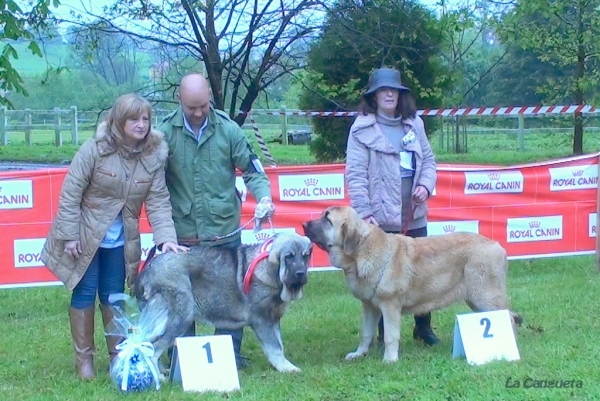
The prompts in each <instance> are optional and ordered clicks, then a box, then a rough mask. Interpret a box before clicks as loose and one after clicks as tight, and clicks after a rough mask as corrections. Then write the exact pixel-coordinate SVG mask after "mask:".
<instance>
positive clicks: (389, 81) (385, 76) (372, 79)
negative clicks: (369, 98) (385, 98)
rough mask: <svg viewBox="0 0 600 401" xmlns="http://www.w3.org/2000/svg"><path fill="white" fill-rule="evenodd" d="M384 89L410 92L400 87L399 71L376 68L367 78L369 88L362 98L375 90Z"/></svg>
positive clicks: (402, 86)
mask: <svg viewBox="0 0 600 401" xmlns="http://www.w3.org/2000/svg"><path fill="white" fill-rule="evenodd" d="M386 87H387V88H394V89H398V90H400V91H406V92H410V89H408V88H407V87H406V86H404V85H402V80H401V79H400V71H398V70H395V69H393V68H378V69H376V70H375V71H373V72H372V73H371V75H370V76H369V86H368V88H367V90H366V91H365V93H364V95H363V96H366V95H370V94H371V93H374V92H375V91H377V89H380V88H386Z"/></svg>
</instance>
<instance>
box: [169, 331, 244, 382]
mask: <svg viewBox="0 0 600 401" xmlns="http://www.w3.org/2000/svg"><path fill="white" fill-rule="evenodd" d="M170 376H171V381H173V382H180V383H181V385H182V387H183V391H197V392H205V391H222V392H228V391H237V390H239V389H240V381H239V377H238V371H237V367H236V364H235V355H234V353H233V342H232V341H231V336H230V335H217V336H196V337H179V338H176V339H175V349H174V350H173V358H172V361H171V375H170Z"/></svg>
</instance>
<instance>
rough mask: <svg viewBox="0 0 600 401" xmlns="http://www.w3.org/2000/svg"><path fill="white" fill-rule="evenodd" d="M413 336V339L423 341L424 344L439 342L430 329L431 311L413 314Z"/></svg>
mask: <svg viewBox="0 0 600 401" xmlns="http://www.w3.org/2000/svg"><path fill="white" fill-rule="evenodd" d="M413 337H414V339H415V340H421V341H423V342H424V343H425V344H426V345H435V344H437V343H439V342H440V340H439V339H438V338H437V337H436V335H435V333H434V332H433V330H431V312H428V313H426V314H424V315H415V329H414V330H413Z"/></svg>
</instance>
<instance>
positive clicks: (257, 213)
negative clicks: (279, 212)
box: [254, 196, 275, 231]
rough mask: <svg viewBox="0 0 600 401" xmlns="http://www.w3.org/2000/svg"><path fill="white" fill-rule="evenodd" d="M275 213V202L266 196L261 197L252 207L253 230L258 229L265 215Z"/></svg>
mask: <svg viewBox="0 0 600 401" xmlns="http://www.w3.org/2000/svg"><path fill="white" fill-rule="evenodd" d="M273 213H275V204H274V203H273V201H272V200H271V198H269V197H268V196H263V198H262V199H261V200H260V202H258V203H257V204H256V209H254V231H259V230H260V226H261V224H262V222H263V220H264V219H265V218H266V217H270V216H273Z"/></svg>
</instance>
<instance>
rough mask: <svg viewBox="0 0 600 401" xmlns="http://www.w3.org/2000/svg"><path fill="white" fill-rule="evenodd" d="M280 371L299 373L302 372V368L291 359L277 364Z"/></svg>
mask: <svg viewBox="0 0 600 401" xmlns="http://www.w3.org/2000/svg"><path fill="white" fill-rule="evenodd" d="M275 369H277V371H278V372H282V373H298V372H300V368H299V367H298V366H296V365H294V364H293V363H291V362H290V361H285V362H284V363H281V364H278V365H277V366H275Z"/></svg>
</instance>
